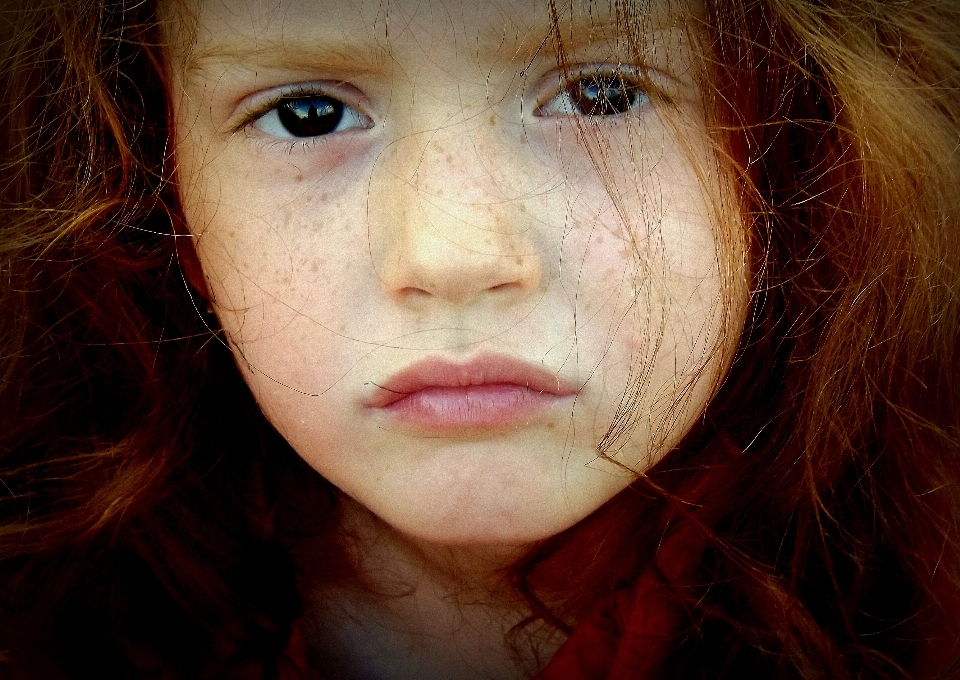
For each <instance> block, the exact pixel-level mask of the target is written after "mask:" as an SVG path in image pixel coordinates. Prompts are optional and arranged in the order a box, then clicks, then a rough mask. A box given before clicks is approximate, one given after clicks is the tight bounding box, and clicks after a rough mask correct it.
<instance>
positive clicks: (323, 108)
mask: <svg viewBox="0 0 960 680" xmlns="http://www.w3.org/2000/svg"><path fill="white" fill-rule="evenodd" d="M277 115H278V116H279V117H280V123H281V125H283V127H284V128H286V130H287V132H289V133H290V134H291V135H293V136H294V137H318V136H320V135H326V134H329V133H331V132H333V131H334V130H336V129H337V126H338V125H340V122H341V121H342V120H343V102H340V101H337V100H336V99H333V98H332V97H323V96H312V97H296V98H293V99H286V100H284V101H282V102H280V105H279V106H278V107H277Z"/></svg>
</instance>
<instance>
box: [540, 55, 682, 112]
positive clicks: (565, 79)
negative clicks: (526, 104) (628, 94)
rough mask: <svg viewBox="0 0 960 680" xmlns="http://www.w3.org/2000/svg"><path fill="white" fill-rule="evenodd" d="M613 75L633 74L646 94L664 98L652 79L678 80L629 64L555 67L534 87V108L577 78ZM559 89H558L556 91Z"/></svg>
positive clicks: (668, 74)
mask: <svg viewBox="0 0 960 680" xmlns="http://www.w3.org/2000/svg"><path fill="white" fill-rule="evenodd" d="M597 73H601V74H614V73H623V74H624V75H630V74H633V75H635V76H636V79H637V80H638V81H639V82H640V84H641V86H643V87H644V89H645V90H649V91H647V92H646V94H648V95H651V96H657V95H658V96H660V97H665V94H664V92H663V88H661V87H658V86H657V84H656V83H655V82H654V79H665V80H668V81H671V82H674V83H678V82H679V79H678V78H677V77H676V76H674V75H672V74H670V73H667V72H665V71H661V70H660V69H657V68H653V67H651V66H648V65H646V64H631V63H623V62H593V63H590V62H586V63H582V64H571V65H570V66H567V67H557V68H555V69H553V70H551V71H550V72H549V73H547V74H546V75H544V76H543V77H541V78H540V79H539V80H538V82H537V84H536V85H534V87H533V88H532V89H533V93H532V94H533V98H534V99H535V100H536V101H537V102H538V103H537V105H536V108H540V107H541V106H543V104H544V102H545V101H546V99H547V98H548V97H550V96H555V95H557V94H559V92H560V89H562V87H563V86H564V85H565V84H569V83H572V82H575V81H576V80H577V79H578V78H581V77H585V76H589V75H593V74H597ZM558 88H559V89H558Z"/></svg>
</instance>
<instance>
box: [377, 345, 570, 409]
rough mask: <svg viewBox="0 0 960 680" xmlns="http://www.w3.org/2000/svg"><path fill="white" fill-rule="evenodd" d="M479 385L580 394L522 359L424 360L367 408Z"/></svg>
mask: <svg viewBox="0 0 960 680" xmlns="http://www.w3.org/2000/svg"><path fill="white" fill-rule="evenodd" d="M477 385H520V386H523V387H528V388H529V389H531V390H533V391H535V392H540V393H545V394H552V395H556V396H569V395H573V394H576V393H577V392H578V391H579V386H577V385H573V384H571V383H570V382H569V381H566V380H564V379H562V378H560V377H559V376H558V375H556V374H555V373H552V372H550V371H548V370H547V369H544V368H541V367H539V366H536V365H534V364H529V363H527V362H525V361H522V360H520V359H515V358H513V357H510V356H505V355H500V354H483V355H480V356H477V357H474V358H472V359H470V360H469V361H466V362H455V361H449V360H446V359H440V358H431V359H423V360H421V361H418V362H416V363H414V364H412V365H410V366H408V367H407V368H405V369H403V370H402V371H400V372H399V373H396V374H394V375H392V376H391V377H390V378H388V379H387V380H386V381H385V382H383V383H376V386H377V388H378V389H377V391H376V393H375V394H374V395H373V396H372V397H371V398H370V399H369V400H368V402H367V405H368V406H371V407H374V408H382V407H384V406H389V405H390V404H392V403H394V402H396V401H399V400H401V399H403V398H404V397H406V396H409V395H411V394H413V393H415V392H418V391H420V390H423V389H426V388H428V387H471V386H477Z"/></svg>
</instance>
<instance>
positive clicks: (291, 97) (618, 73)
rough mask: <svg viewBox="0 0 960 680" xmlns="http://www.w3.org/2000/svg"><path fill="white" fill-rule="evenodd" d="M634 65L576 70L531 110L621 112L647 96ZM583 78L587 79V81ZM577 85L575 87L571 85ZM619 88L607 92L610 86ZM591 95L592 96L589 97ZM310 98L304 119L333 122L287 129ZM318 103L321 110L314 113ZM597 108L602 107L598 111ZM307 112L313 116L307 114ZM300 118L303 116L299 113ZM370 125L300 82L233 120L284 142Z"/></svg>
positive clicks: (324, 91) (549, 113)
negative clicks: (313, 129)
mask: <svg viewBox="0 0 960 680" xmlns="http://www.w3.org/2000/svg"><path fill="white" fill-rule="evenodd" d="M633 71H636V69H624V68H611V69H609V70H605V69H596V70H594V71H581V72H580V73H578V74H576V75H574V77H571V78H569V79H568V80H566V84H562V85H561V88H560V90H559V91H558V92H556V93H555V94H554V95H553V96H552V97H551V98H550V99H549V100H548V101H547V102H545V103H543V104H540V105H538V106H537V107H536V109H535V110H534V115H535V116H537V117H543V118H550V117H560V116H591V117H616V116H621V115H624V114H626V113H627V112H628V111H631V110H635V109H639V108H642V107H643V106H646V104H648V103H649V101H650V96H649V93H648V90H649V87H648V86H647V83H646V78H643V77H641V76H640V75H638V74H636V73H632V72H633ZM584 83H592V84H593V89H592V90H591V89H590V87H591V86H590V85H584ZM578 86H579V90H577V89H575V88H577V87H578ZM598 86H599V88H602V87H604V86H605V87H606V88H607V90H608V92H607V93H606V94H601V93H599V92H598V91H597V90H598V89H599V88H598ZM611 89H612V90H613V91H614V92H619V93H620V94H614V95H611V93H610V92H609V91H610V90H611ZM591 97H592V98H591ZM590 101H592V104H591V108H590V110H589V111H585V110H584V105H585V103H587V102H590ZM307 102H309V105H310V108H309V109H308V110H307V113H306V120H307V121H308V124H309V123H313V124H318V123H319V121H320V116H326V115H332V116H333V118H332V119H331V121H329V122H333V123H335V125H334V126H333V127H332V128H331V129H329V130H327V129H324V125H322V124H321V125H320V129H321V130H322V131H320V132H317V133H316V134H305V135H298V134H296V133H294V132H293V131H291V130H290V129H289V127H287V125H288V124H291V123H294V122H295V120H296V118H297V114H296V113H294V112H293V111H292V108H293V107H294V106H295V105H298V104H299V105H301V107H300V112H301V113H302V112H303V106H302V105H304V104H306V103H307ZM624 104H627V105H628V106H627V108H626V109H625V110H619V108H622V106H623V105H624ZM320 108H323V109H324V111H323V113H319V111H320ZM598 109H602V111H600V112H598ZM291 116H293V118H291ZM311 118H312V120H310V119H311ZM299 120H300V121H304V120H305V119H304V118H303V117H302V116H300V117H299ZM344 121H347V124H348V125H349V127H347V128H346V129H341V127H342V125H343V123H344ZM372 127H373V121H372V120H371V119H370V118H369V117H368V116H366V115H365V114H363V113H362V112H361V111H359V110H358V109H357V108H356V107H354V106H352V105H350V104H348V103H346V102H345V101H344V98H341V97H340V96H337V95H334V94H332V93H331V92H330V91H329V88H325V87H323V86H321V85H303V86H298V87H294V88H289V89H285V90H281V91H280V92H278V93H276V94H275V95H274V96H272V97H271V98H269V99H268V100H267V101H265V102H263V103H261V104H259V105H258V106H256V109H255V110H254V111H252V112H251V113H250V114H248V115H247V116H245V117H244V120H243V121H242V122H241V123H240V125H238V126H237V128H236V131H240V130H249V129H251V128H252V129H256V130H258V131H259V132H260V133H261V134H263V135H266V136H268V137H270V138H272V140H273V141H274V142H276V143H279V144H283V145H286V146H293V145H299V146H306V145H310V144H313V143H316V142H317V141H319V140H321V139H323V138H324V137H327V136H328V135H331V134H336V133H340V132H346V131H347V130H353V129H370V128H372Z"/></svg>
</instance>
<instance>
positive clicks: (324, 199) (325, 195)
mask: <svg viewBox="0 0 960 680" xmlns="http://www.w3.org/2000/svg"><path fill="white" fill-rule="evenodd" d="M328 198H330V194H328V193H327V192H326V191H324V192H323V193H322V194H320V196H319V200H320V202H321V203H326V202H327V199H328Z"/></svg>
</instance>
